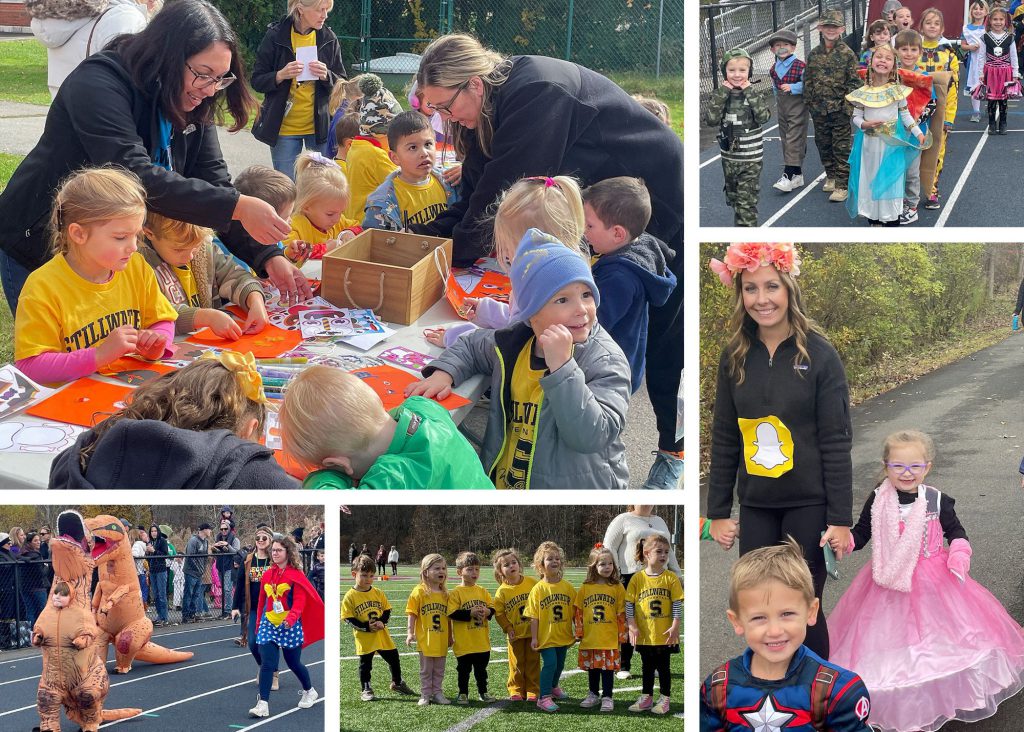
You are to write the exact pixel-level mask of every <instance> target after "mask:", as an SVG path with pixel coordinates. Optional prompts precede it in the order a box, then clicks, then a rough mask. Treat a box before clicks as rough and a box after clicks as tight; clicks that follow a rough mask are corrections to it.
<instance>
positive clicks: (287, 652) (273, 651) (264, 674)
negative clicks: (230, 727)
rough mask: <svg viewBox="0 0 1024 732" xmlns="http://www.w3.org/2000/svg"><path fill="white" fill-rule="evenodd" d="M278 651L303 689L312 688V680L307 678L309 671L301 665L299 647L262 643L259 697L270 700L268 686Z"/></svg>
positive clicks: (275, 666) (271, 680)
mask: <svg viewBox="0 0 1024 732" xmlns="http://www.w3.org/2000/svg"><path fill="white" fill-rule="evenodd" d="M278 651H280V652H281V655H283V656H284V662H285V663H287V664H288V668H290V669H291V670H292V673H293V674H295V678H297V679H298V680H299V683H300V684H302V690H303V691H309V690H310V689H312V688H313V682H312V681H310V679H309V671H308V670H307V669H306V667H305V666H303V665H302V649H301V648H279V647H278V645H277V644H276V643H264V644H263V645H261V646H260V655H261V656H262V657H263V663H262V664H260V699H262V700H263V701H270V686H271V684H272V683H273V682H274V672H275V671H277V661H278Z"/></svg>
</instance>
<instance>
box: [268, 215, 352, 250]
mask: <svg viewBox="0 0 1024 732" xmlns="http://www.w3.org/2000/svg"><path fill="white" fill-rule="evenodd" d="M359 223H360V222H359V221H356V220H355V219H350V218H348V217H346V216H345V215H342V217H341V219H340V220H339V221H338V223H336V224H335V225H334V226H332V227H331V228H329V229H328V230H327V231H321V230H320V229H318V228H316V227H315V226H313V224H311V223H310V221H309V219H307V218H306V216H305V214H300V213H298V214H295V215H294V216H292V220H291V225H292V230H291V231H290V232H288V236H287V237H285V240H284V241H285V246H287V245H288V242H290V241H296V240H298V241H306V242H309V243H310V244H322V243H323V242H325V241H328V240H330V239H337V238H338V237H339V236H341V232H343V231H344V230H345V229H351V228H352V227H353V226H359Z"/></svg>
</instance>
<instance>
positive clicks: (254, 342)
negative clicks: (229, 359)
mask: <svg viewBox="0 0 1024 732" xmlns="http://www.w3.org/2000/svg"><path fill="white" fill-rule="evenodd" d="M185 340H186V341H188V342H189V343H198V344H199V345H202V346H213V347H214V348H223V349H226V350H228V351H237V352H238V353H248V352H250V351H251V352H252V355H253V356H254V357H256V358H276V357H277V356H280V355H281V354H282V353H287V352H288V351H290V350H292V349H293V348H295V347H296V346H298V345H299V344H300V343H301V342H302V333H301V332H299V331H297V330H284V329H282V328H278V327H277V326H276V325H270V324H268V325H267V327H266V328H264V329H263V332H262V333H254V334H252V335H243V336H242V337H241V338H239V339H238V340H237V341H230V340H228V339H226V338H220V337H218V336H216V335H214V334H213V332H212V331H211V330H210V329H209V328H204V329H203V330H201V331H199V332H198V333H194V334H193V335H190V336H189V337H188V338H186V339H185Z"/></svg>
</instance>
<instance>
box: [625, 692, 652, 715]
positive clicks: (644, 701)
mask: <svg viewBox="0 0 1024 732" xmlns="http://www.w3.org/2000/svg"><path fill="white" fill-rule="evenodd" d="M653 706H654V697H653V696H651V695H650V694H641V695H640V698H639V699H637V700H636V704H634V705H633V706H631V707H630V708H629V711H631V712H646V711H647V710H648V709H650V708H651V707H653Z"/></svg>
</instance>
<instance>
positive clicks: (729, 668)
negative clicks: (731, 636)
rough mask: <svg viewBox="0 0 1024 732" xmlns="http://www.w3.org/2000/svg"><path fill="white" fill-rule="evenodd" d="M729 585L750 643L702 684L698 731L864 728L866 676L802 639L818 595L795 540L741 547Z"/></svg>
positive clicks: (738, 626)
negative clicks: (831, 659) (743, 549)
mask: <svg viewBox="0 0 1024 732" xmlns="http://www.w3.org/2000/svg"><path fill="white" fill-rule="evenodd" d="M730 584H731V588H730V593H729V610H728V611H727V613H726V614H727V615H728V617H729V622H731V623H732V625H733V629H734V630H735V631H736V634H737V635H742V636H744V638H745V639H746V641H747V645H748V646H749V648H748V649H747V650H746V651H745V652H744V653H743V655H742V656H738V657H737V658H734V659H732V660H731V661H727V662H726V663H724V664H722V665H721V666H719V667H718V668H717V669H715V670H714V671H713V672H712V673H711V675H710V676H708V678H707V679H706V680H705V681H704V684H703V685H702V686H701V690H700V695H701V699H700V728H701V732H734V731H736V730H748V729H752V730H756V731H757V732H782V730H786V732H811V731H812V730H832V731H833V732H868V731H869V730H870V729H871V728H870V727H869V726H868V721H867V720H868V715H869V713H870V711H871V701H870V698H869V697H868V691H867V689H866V688H865V686H864V682H863V681H861V679H860V677H859V676H858V675H857V674H855V673H853V672H852V671H847V670H846V669H843V668H840V667H839V666H836V665H835V664H832V663H829V662H828V661H825V660H823V659H822V658H820V657H819V656H817V655H816V654H815V653H814V652H813V651H811V650H809V649H808V648H807V647H805V646H804V645H803V640H804V637H805V636H806V634H807V626H808V625H809V624H813V623H814V622H816V620H817V614H818V600H817V599H816V598H815V597H814V587H813V584H812V581H811V573H810V570H809V569H808V568H807V563H806V562H805V561H804V558H803V554H802V553H801V550H800V547H799V546H798V545H797V544H796V542H794V541H793V540H792V539H789V540H788V541H787V542H786V543H785V544H780V545H778V546H768V547H763V548H761V549H755V550H754V551H752V552H749V553H747V554H745V555H744V556H742V557H741V558H740V559H739V561H737V562H736V564H735V565H733V568H732V577H731V583H730Z"/></svg>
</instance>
